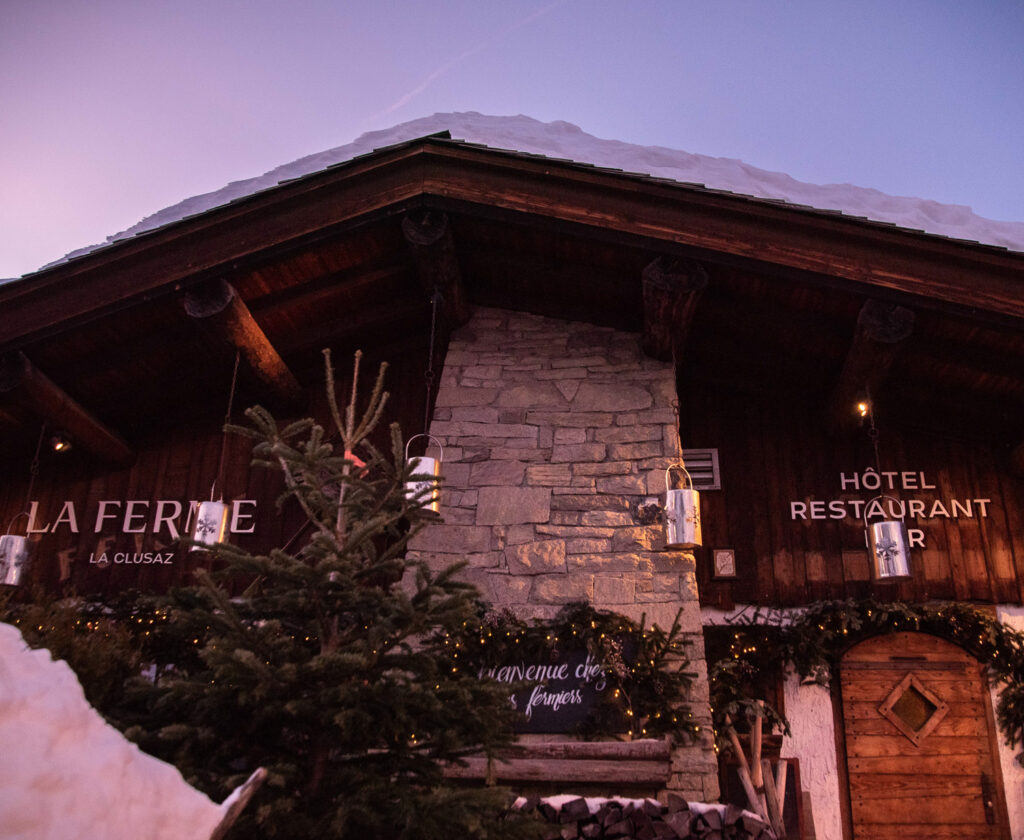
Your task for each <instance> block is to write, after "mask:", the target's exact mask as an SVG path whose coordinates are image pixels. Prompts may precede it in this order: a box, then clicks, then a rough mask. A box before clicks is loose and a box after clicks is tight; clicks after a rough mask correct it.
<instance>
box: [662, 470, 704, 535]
mask: <svg viewBox="0 0 1024 840" xmlns="http://www.w3.org/2000/svg"><path fill="white" fill-rule="evenodd" d="M673 469H679V470H682V472H683V475H684V476H685V477H686V478H685V483H684V486H683V487H675V488H674V487H672V485H671V472H672V470H673ZM701 544H702V543H701V531H700V494H699V493H698V492H697V491H696V490H694V489H693V479H692V478H690V473H689V472H688V471H687V469H686V465H685V464H683V463H681V462H680V463H678V464H669V466H668V467H667V468H666V469H665V547H666V548H681V549H688V548H699V547H700V546H701Z"/></svg>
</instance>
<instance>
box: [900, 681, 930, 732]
mask: <svg viewBox="0 0 1024 840" xmlns="http://www.w3.org/2000/svg"><path fill="white" fill-rule="evenodd" d="M892 711H893V714H895V715H897V716H898V717H899V718H900V720H902V721H903V722H904V723H905V724H906V725H907V726H909V727H910V728H911V729H913V730H914V731H915V732H919V731H920V730H922V729H923V728H924V726H925V724H926V723H928V721H929V720H930V719H931V716H932V715H934V714H935V704H934V703H932V702H931V701H930V700H929V699H928V698H927V697H925V696H924V695H923V694H922V693H921V692H920V691H918V690H917V689H916V688H914V687H913V686H910V687H909V688H907V690H906V691H904V692H903V693H902V694H901V695H900V697H899V699H898V700H897V701H896V702H895V703H893V706H892Z"/></svg>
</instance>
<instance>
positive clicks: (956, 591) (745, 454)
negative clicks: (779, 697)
mask: <svg viewBox="0 0 1024 840" xmlns="http://www.w3.org/2000/svg"><path fill="white" fill-rule="evenodd" d="M680 405H681V412H682V418H681V426H682V435H683V438H682V439H683V445H684V446H685V447H691V446H692V447H705V446H715V447H718V448H719V459H720V464H721V475H722V489H721V490H719V491H707V492H704V493H702V494H701V506H702V515H703V522H704V547H703V549H700V550H699V555H698V564H697V566H698V584H699V588H700V593H701V600H702V602H703V603H704V604H705V605H706V606H721V607H725V608H728V607H729V606H730V605H732V604H734V603H755V604H765V605H767V604H771V605H776V606H792V605H798V604H803V603H809V602H811V601H815V600H820V599H825V598H847V597H854V598H860V597H866V596H868V595H875V596H877V597H880V598H884V599H900V600H912V601H927V600H933V599H958V600H972V601H978V602H986V603H1021V593H1022V583H1024V507H1022V505H1024V481H1022V480H1021V479H1019V478H1013V477H1011V476H1010V475H1009V473H1008V472H1007V463H1008V460H1007V453H1006V452H1005V451H1003V450H1002V449H1001V448H1000V447H999V446H998V445H993V444H989V443H987V442H985V441H979V440H973V441H972V440H962V439H956V438H953V437H951V436H947V435H945V434H944V433H943V432H942V431H941V418H925V419H927V420H928V421H929V422H930V424H931V426H932V428H931V429H930V430H922V429H908V428H895V427H894V428H886V427H885V426H884V424H881V423H880V425H881V426H882V428H881V430H880V438H879V449H880V460H881V465H882V470H884V471H898V472H903V471H908V472H914V473H924V476H925V480H926V482H927V484H929V485H934V489H897V490H894V491H893V490H885V491H884V492H886V493H887V494H888V495H891V496H894V497H896V498H897V499H900V500H903V501H907V500H911V499H913V500H918V501H919V502H920V503H923V504H924V507H925V511H926V513H931V512H932V509H933V505H934V504H935V503H936V502H938V503H940V504H941V505H942V506H943V507H944V508H945V509H946V510H948V512H949V513H950V514H951V515H950V516H948V517H946V516H942V515H936V516H934V517H928V516H925V517H923V518H921V517H919V518H916V519H914V520H909V519H908V526H909V527H911V528H919V529H920V530H921V531H922V532H923V539H924V547H923V548H915V549H913V550H912V565H913V580H912V581H903V582H890V583H885V584H874V583H872V582H871V580H870V570H869V565H868V554H867V550H866V547H865V541H864V526H863V523H862V522H861V520H859V519H856V518H854V517H853V516H852V514H851V515H850V516H848V517H847V518H845V519H814V520H812V519H810V518H808V519H801V518H796V519H794V518H793V515H792V512H791V503H792V502H809V501H810V500H817V501H824V502H826V503H827V502H830V501H844V502H849V501H851V500H863V501H868V500H869V499H871V498H872V497H873V496H875V495H877V493H878V492H881V491H875V492H872V491H868V490H856V489H853V488H852V487H849V486H848V487H846V488H845V489H844V488H843V487H842V484H841V480H840V476H841V474H843V473H845V474H847V475H848V476H850V475H853V474H854V473H858V474H859V473H862V472H863V471H864V470H865V469H867V468H868V467H870V466H872V465H873V464H874V452H873V449H872V447H871V444H870V440H869V438H868V435H867V433H866V432H854V433H852V434H851V435H849V436H846V437H842V438H838V437H833V436H830V435H829V434H827V433H826V432H825V431H824V429H825V423H824V421H823V419H822V415H821V409H820V403H816V404H801V403H799V402H794V401H793V400H787V399H783V398H780V399H778V400H773V399H772V398H771V397H769V396H767V395H764V394H750V393H739V392H736V391H730V390H726V389H724V388H719V387H717V386H715V385H712V384H708V383H690V384H687V385H686V386H684V387H683V389H682V390H681V393H680ZM977 499H987V500H988V501H987V502H986V503H984V505H983V507H984V508H985V512H986V514H987V515H985V516H981V515H979V513H980V510H981V507H982V505H979V504H978V503H977V502H975V501H974V500H977ZM954 500H956V501H957V502H959V503H960V505H961V506H960V507H958V508H957V509H956V511H954V509H953V507H954V506H953V501H954ZM968 500H970V501H971V502H972V504H971V508H972V511H973V513H974V515H973V516H967V515H965V512H964V508H963V505H965V504H966V502H967V501H968ZM826 509H827V505H826ZM939 512H941V510H940V511H939ZM954 513H956V514H958V515H955V516H954V515H953V514H954ZM715 548H732V549H734V550H735V552H736V565H737V573H738V574H737V578H736V579H735V580H725V581H722V580H717V581H716V580H715V579H714V578H713V576H712V571H711V553H712V551H713V549H715Z"/></svg>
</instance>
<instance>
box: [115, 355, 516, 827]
mask: <svg viewBox="0 0 1024 840" xmlns="http://www.w3.org/2000/svg"><path fill="white" fill-rule="evenodd" d="M325 356H326V361H327V364H326V368H327V398H328V405H329V407H330V417H331V422H330V423H329V424H325V425H326V428H325V426H322V425H320V424H318V423H316V422H314V421H313V420H308V419H307V420H303V421H300V422H296V423H291V424H288V425H285V426H284V427H283V428H282V427H279V425H278V423H277V422H276V421H275V420H274V418H273V417H272V416H271V415H270V414H269V413H268V412H267V411H265V410H263V409H261V408H259V407H256V408H252V409H250V410H249V411H248V412H246V414H247V417H248V419H249V424H248V425H246V426H244V427H238V428H235V427H232V428H231V430H232V431H233V432H236V433H240V434H244V435H247V436H249V437H250V438H252V439H253V441H254V449H253V452H254V464H255V465H259V466H262V467H265V468H269V469H272V470H276V471H278V472H279V473H280V475H281V476H282V478H283V486H284V490H283V493H282V495H281V498H280V499H279V505H298V506H299V507H300V508H301V510H302V512H303V514H304V517H305V520H306V530H305V533H304V536H303V539H301V540H298V541H296V542H297V543H298V545H297V547H295V548H287V549H286V548H280V549H275V550H273V551H271V552H270V553H268V554H265V555H253V554H250V553H248V552H246V551H243V550H241V549H239V548H238V547H235V546H230V545H220V546H218V547H217V548H216V549H215V550H214V557H213V558H212V559H213V563H212V564H211V565H212V568H213V571H211V572H209V573H206V572H200V573H199V576H200V580H201V585H200V586H197V587H193V588H189V589H186V590H182V591H178V592H176V593H174V594H173V595H172V596H170V599H169V600H168V601H167V602H163V603H160V604H156V605H154V606H153V611H154V614H155V615H156V616H157V617H158V620H157V622H156V624H155V625H154V627H155V628H156V629H155V630H154V632H153V634H152V637H151V638H152V641H150V642H149V643H148V644H149V646H150V649H151V650H158V651H159V652H158V654H157V656H156V658H157V659H158V663H157V667H156V668H155V673H151V674H150V675H149V678H148V679H140V680H136V681H135V683H134V685H133V686H132V687H131V688H130V689H129V690H128V692H127V693H126V695H125V696H124V698H123V700H122V702H121V703H119V704H118V707H117V708H114V709H108V710H107V713H108V715H109V716H110V717H111V718H112V719H114V720H115V722H117V723H118V724H119V725H120V726H122V728H124V729H126V731H127V734H129V736H130V737H133V738H134V739H135V740H137V741H138V742H139V743H140V745H141V746H142V747H143V748H144V749H146V750H148V751H150V752H152V753H154V754H156V755H158V756H159V757H162V758H164V759H165V760H169V761H172V762H173V763H174V764H176V765H177V766H178V767H179V769H181V770H182V772H183V773H184V775H185V777H186V778H187V779H188V780H189V781H190V782H191V783H192V784H194V785H196V786H197V787H199V788H201V789H203V790H205V791H206V792H208V793H209V794H210V795H211V796H212V797H213V798H214V799H218V800H219V799H220V798H222V797H223V796H225V795H226V794H227V793H229V792H230V791H231V790H232V789H233V788H234V787H235V786H237V785H238V784H240V783H241V782H242V781H243V780H244V779H245V778H246V777H247V776H248V775H249V774H250V773H251V772H252V771H253V770H254V769H255V768H257V767H265V768H267V770H268V775H267V781H266V783H265V784H264V785H263V787H262V789H261V790H260V792H259V794H258V795H257V797H256V798H255V799H254V800H253V802H252V803H251V804H250V805H249V807H248V808H247V809H246V811H245V812H244V813H243V815H242V817H241V818H240V820H239V822H238V823H237V824H236V826H235V828H234V829H233V830H232V832H231V834H230V836H232V837H239V838H242V837H244V838H263V837H266V838H288V839H289V840H295V839H296V838H318V840H319V838H433V837H445V838H451V837H470V838H472V837H481V838H482V837H498V836H507V835H508V834H510V833H512V832H518V831H519V830H520V829H522V828H524V826H523V825H522V824H521V823H518V822H516V821H514V820H510V819H506V818H504V817H503V816H502V810H503V806H504V805H506V804H507V800H506V799H505V797H504V794H503V792H501V791H499V790H496V789H493V788H483V787H478V788H468V787H461V788H459V787H453V786H451V785H448V784H446V782H445V779H444V776H443V768H444V766H445V764H446V763H447V762H451V761H457V760H458V759H459V758H460V757H461V756H464V755H467V754H469V753H486V754H490V753H491V752H492V751H493V750H494V749H495V748H496V747H498V746H500V745H502V744H504V743H507V742H508V741H509V739H510V738H511V722H512V716H513V714H514V712H513V710H512V709H511V707H510V705H509V702H508V697H507V686H505V687H501V686H499V685H498V684H495V683H491V682H489V681H486V680H481V679H478V678H477V675H476V674H475V673H472V672H467V671H465V670H462V669H455V668H453V667H452V666H451V664H450V658H449V657H447V656H445V655H444V653H443V646H444V642H443V636H444V634H446V633H449V634H450V633H452V632H455V631H456V630H458V629H461V628H462V626H463V624H464V623H465V622H467V621H468V620H469V619H471V618H472V617H473V616H474V614H475V610H476V593H475V590H473V589H472V587H470V586H468V585H466V584H464V583H462V582H460V581H459V580H458V579H457V577H456V572H457V571H458V570H457V568H453V569H446V570H444V571H441V572H439V573H436V572H432V571H431V570H430V569H428V568H427V567H426V566H425V565H424V564H422V563H417V562H412V561H410V560H408V559H406V557H405V546H406V543H407V542H408V540H409V538H410V537H411V536H412V535H413V534H414V533H415V532H416V530H417V529H418V528H419V527H422V525H423V523H424V518H425V516H424V510H425V506H426V505H427V504H429V501H430V494H431V492H432V490H433V489H435V487H433V486H430V484H429V483H428V486H427V487H426V488H425V490H424V491H423V492H421V493H419V494H418V495H414V496H413V497H411V498H410V496H409V495H407V494H406V492H405V490H404V485H405V483H406V482H407V481H409V480H410V478H411V477H412V475H411V473H412V468H411V467H410V466H409V465H407V464H405V463H404V457H403V451H402V446H401V440H400V435H399V432H398V429H397V428H396V427H392V429H391V452H390V453H387V454H385V453H384V452H382V451H380V450H379V449H378V448H377V447H375V446H374V445H373V444H372V443H371V442H370V438H369V436H370V434H371V432H372V431H373V429H374V427H375V426H376V425H378V424H379V422H380V420H381V418H382V416H383V413H384V408H385V405H386V401H387V394H386V393H385V392H384V390H383V381H384V367H385V366H382V367H381V371H380V374H379V375H378V377H377V381H376V383H375V385H374V387H373V389H372V392H371V393H370V394H369V397H368V399H367V400H366V401H365V404H364V405H362V406H361V407H360V406H359V403H360V394H359V355H358V354H357V356H356V360H355V365H354V370H353V376H352V388H351V396H350V399H349V400H348V403H347V405H345V406H342V405H341V404H340V403H339V401H338V399H337V394H336V387H335V382H334V377H333V372H332V369H331V363H330V355H329V353H327V352H326V351H325ZM422 478H425V477H424V476H418V477H416V479H422ZM416 479H414V480H416ZM136 611H138V607H137V608H136ZM154 645H156V646H158V647H154Z"/></svg>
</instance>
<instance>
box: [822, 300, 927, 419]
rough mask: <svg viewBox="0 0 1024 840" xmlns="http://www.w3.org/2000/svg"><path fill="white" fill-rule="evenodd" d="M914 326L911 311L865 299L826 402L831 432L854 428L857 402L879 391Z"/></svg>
mask: <svg viewBox="0 0 1024 840" xmlns="http://www.w3.org/2000/svg"><path fill="white" fill-rule="evenodd" d="M913 329H914V313H913V312H912V311H911V310H909V309H905V308H904V307H902V306H895V305H893V304H889V303H883V302H882V301H878V300H873V299H869V300H867V301H865V303H864V305H863V306H862V307H861V310H860V314H859V315H858V316H857V326H856V329H855V330H854V333H853V340H852V341H851V342H850V348H849V350H847V352H846V360H845V361H844V362H843V369H842V372H841V373H840V374H839V381H838V382H837V383H836V386H835V388H834V389H833V391H832V398H831V399H830V401H829V407H828V419H829V424H830V427H831V428H832V430H833V431H834V432H837V433H842V432H846V431H850V430H851V429H853V428H855V427H856V425H857V423H858V420H859V417H858V414H857V411H856V406H857V403H858V402H859V401H861V400H864V399H866V398H867V397H868V396H869V395H870V394H877V393H878V392H879V390H880V386H881V384H882V382H883V381H884V380H885V377H886V375H887V374H888V373H889V369H890V368H891V367H892V363H893V362H894V361H895V360H896V357H897V355H898V354H899V352H900V349H901V345H902V342H904V341H905V340H906V339H907V338H909V337H910V334H911V332H913Z"/></svg>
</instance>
